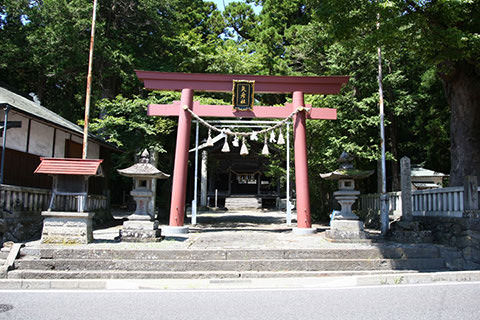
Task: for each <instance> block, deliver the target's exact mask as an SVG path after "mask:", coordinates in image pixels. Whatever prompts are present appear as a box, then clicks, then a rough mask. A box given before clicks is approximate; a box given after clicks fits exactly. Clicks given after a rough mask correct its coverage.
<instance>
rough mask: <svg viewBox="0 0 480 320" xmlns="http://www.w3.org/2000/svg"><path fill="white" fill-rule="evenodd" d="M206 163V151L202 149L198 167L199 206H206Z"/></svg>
mask: <svg viewBox="0 0 480 320" xmlns="http://www.w3.org/2000/svg"><path fill="white" fill-rule="evenodd" d="M207 163H208V153H207V150H203V151H202V164H201V169H200V206H201V207H203V208H205V207H206V206H207V181H208V180H207V175H208V170H207Z"/></svg>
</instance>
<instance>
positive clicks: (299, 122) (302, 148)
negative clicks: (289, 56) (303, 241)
mask: <svg viewBox="0 0 480 320" xmlns="http://www.w3.org/2000/svg"><path fill="white" fill-rule="evenodd" d="M293 106H294V108H298V107H305V102H304V100H303V92H301V91H295V92H293ZM293 123H294V151H295V187H296V194H297V228H294V229H293V232H294V233H297V234H308V233H314V232H315V231H316V229H314V228H312V220H311V214H310V191H309V188H308V161H307V131H306V116H305V111H301V112H298V113H297V114H296V116H295V118H294V120H293Z"/></svg>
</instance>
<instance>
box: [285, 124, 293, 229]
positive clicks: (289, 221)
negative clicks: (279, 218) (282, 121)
mask: <svg viewBox="0 0 480 320" xmlns="http://www.w3.org/2000/svg"><path fill="white" fill-rule="evenodd" d="M286 194H287V200H286V201H287V203H286V207H287V208H286V209H287V226H290V225H292V205H291V203H290V123H288V122H287V192H286Z"/></svg>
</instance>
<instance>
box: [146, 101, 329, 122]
mask: <svg viewBox="0 0 480 320" xmlns="http://www.w3.org/2000/svg"><path fill="white" fill-rule="evenodd" d="M306 106H307V107H308V108H311V105H306ZM192 111H193V112H194V113H195V114H197V115H198V116H200V117H216V118H270V119H285V118H286V117H288V116H289V115H290V114H291V113H292V112H293V111H294V107H293V104H291V103H287V104H286V105H285V107H262V106H254V107H253V110H252V111H236V110H234V109H233V107H232V106H220V105H218V106H217V105H201V104H200V103H199V102H198V101H195V102H194V103H193V108H192ZM181 112H183V110H182V108H181V105H180V101H174V102H173V104H150V105H149V106H148V111H147V114H148V115H149V116H178V115H179V114H180V113H181ZM306 117H307V119H326V120H336V119H337V110H336V109H330V108H311V109H310V112H308V113H306Z"/></svg>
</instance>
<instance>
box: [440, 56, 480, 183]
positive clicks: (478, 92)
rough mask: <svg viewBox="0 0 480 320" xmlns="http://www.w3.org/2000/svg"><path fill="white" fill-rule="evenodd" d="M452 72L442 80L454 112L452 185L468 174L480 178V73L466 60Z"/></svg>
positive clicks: (452, 125)
mask: <svg viewBox="0 0 480 320" xmlns="http://www.w3.org/2000/svg"><path fill="white" fill-rule="evenodd" d="M449 71H450V72H448V74H446V75H442V81H443V86H444V89H445V94H446V98H447V101H448V103H449V105H450V108H451V111H452V114H451V120H450V157H451V160H452V161H451V162H452V163H451V168H450V186H462V185H463V178H464V176H466V175H473V176H477V178H478V179H479V181H480V74H479V72H478V69H476V68H475V66H474V65H472V64H469V63H468V62H466V61H460V62H457V63H456V64H455V65H454V67H453V68H452V69H450V70H449Z"/></svg>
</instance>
